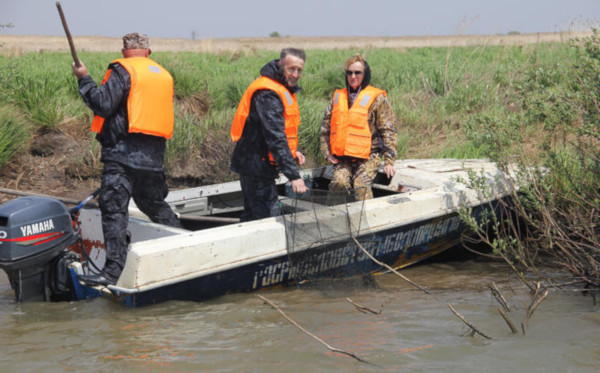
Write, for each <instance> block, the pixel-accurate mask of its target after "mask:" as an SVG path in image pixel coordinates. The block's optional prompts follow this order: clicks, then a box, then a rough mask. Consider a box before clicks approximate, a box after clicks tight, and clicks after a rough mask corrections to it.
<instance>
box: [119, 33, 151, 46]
mask: <svg viewBox="0 0 600 373" xmlns="http://www.w3.org/2000/svg"><path fill="white" fill-rule="evenodd" d="M123 48H124V49H147V48H148V36H147V35H145V34H139V33H137V32H132V33H130V34H127V35H125V36H123Z"/></svg>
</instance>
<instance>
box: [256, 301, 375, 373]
mask: <svg viewBox="0 0 600 373" xmlns="http://www.w3.org/2000/svg"><path fill="white" fill-rule="evenodd" d="M257 297H259V298H260V299H262V300H264V301H265V302H267V303H269V305H271V307H273V308H275V309H276V310H277V312H279V313H280V314H281V315H282V316H283V317H285V318H286V319H287V320H288V321H289V322H291V323H292V324H293V325H294V326H295V327H297V328H298V329H300V330H302V331H303V332H304V333H306V334H308V335H309V336H311V337H313V338H314V339H316V340H317V341H319V342H320V343H322V344H323V345H324V346H325V347H327V349H329V350H330V351H332V352H337V353H340V354H343V355H347V356H350V357H353V358H354V359H356V360H358V361H360V362H362V363H366V364H371V365H374V364H373V363H370V362H368V361H366V360H363V359H361V358H360V357H358V356H356V355H355V354H354V353H352V352H348V351H344V350H340V349H339V348H335V347H332V346H330V345H329V344H327V342H325V341H324V340H322V339H321V338H319V337H317V336H316V335H314V334H312V333H311V332H309V331H308V330H306V329H304V328H303V327H302V326H301V325H300V324H298V323H297V322H296V321H294V320H292V319H291V318H290V317H289V316H288V315H286V314H285V313H284V312H283V311H282V310H281V309H280V308H279V307H277V306H276V305H275V303H273V302H272V301H270V300H269V299H267V298H265V297H263V296H262V295H258V294H257Z"/></svg>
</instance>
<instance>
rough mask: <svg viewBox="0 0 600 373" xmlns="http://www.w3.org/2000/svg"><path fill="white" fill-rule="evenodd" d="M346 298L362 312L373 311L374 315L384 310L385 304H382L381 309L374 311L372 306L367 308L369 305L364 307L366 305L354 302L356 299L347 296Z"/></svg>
mask: <svg viewBox="0 0 600 373" xmlns="http://www.w3.org/2000/svg"><path fill="white" fill-rule="evenodd" d="M346 300H347V301H348V302H350V303H352V305H353V306H354V307H356V309H357V310H359V311H360V312H362V313H372V314H374V315H381V313H382V312H383V304H382V305H381V308H380V309H379V311H373V310H372V309H370V308H367V307H364V306H361V305H359V304H356V303H354V301H353V300H352V299H350V298H346Z"/></svg>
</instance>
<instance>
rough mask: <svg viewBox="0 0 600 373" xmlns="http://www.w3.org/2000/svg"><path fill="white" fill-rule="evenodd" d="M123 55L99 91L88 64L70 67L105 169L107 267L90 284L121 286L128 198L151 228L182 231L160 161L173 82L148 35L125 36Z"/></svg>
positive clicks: (170, 120)
mask: <svg viewBox="0 0 600 373" xmlns="http://www.w3.org/2000/svg"><path fill="white" fill-rule="evenodd" d="M121 52H122V54H123V58H119V59H116V60H114V61H113V62H112V63H111V64H110V65H109V66H108V71H107V73H106V75H105V76H104V80H103V81H102V84H101V85H100V86H99V87H98V86H97V85H96V83H95V82H94V80H93V79H92V78H91V77H90V76H89V75H88V71H87V69H86V67H85V65H84V64H83V63H82V64H81V66H80V67H77V66H76V65H75V64H73V74H74V75H75V76H76V77H77V78H78V84H79V93H80V94H81V97H82V98H83V101H84V102H85V104H86V105H87V106H88V107H89V108H90V109H92V111H93V112H94V114H95V117H94V121H93V122H92V131H93V132H96V140H98V142H99V143H100V144H101V146H102V155H101V158H100V160H101V161H102V162H103V163H104V168H103V170H102V179H101V187H100V195H99V197H98V202H99V205H100V211H101V212H102V231H103V234H104V245H105V247H106V262H105V264H104V268H103V270H102V272H101V273H99V274H86V275H81V276H79V279H80V280H81V281H82V282H84V283H86V284H88V285H104V286H106V285H109V284H116V283H117V281H118V279H119V276H120V275H121V272H122V271H123V267H124V265H125V260H126V258H127V246H128V244H129V241H130V239H131V237H130V234H129V232H128V231H127V225H128V222H129V214H128V207H129V201H130V199H131V198H133V200H134V201H135V204H136V205H137V207H138V208H139V209H140V210H141V211H142V212H143V213H144V214H146V215H147V216H148V217H149V218H150V219H151V220H152V221H153V222H155V223H160V224H166V225H170V226H174V227H181V225H180V223H179V220H178V219H177V216H176V215H175V213H174V212H173V211H172V210H171V208H170V206H169V205H168V204H167V203H166V202H165V201H164V199H165V197H166V196H167V193H168V191H169V190H168V187H167V184H166V179H165V175H164V173H163V158H164V153H165V148H166V140H167V139H169V138H171V136H172V133H173V124H174V110H173V78H172V77H171V74H169V72H168V71H167V70H165V68H163V67H162V66H160V65H159V64H158V63H156V62H155V61H153V60H151V59H150V58H148V56H149V55H150V53H151V51H150V48H148V37H147V36H146V35H144V34H139V33H131V34H127V35H125V36H124V37H123V49H122V50H121ZM133 238H134V239H135V237H133Z"/></svg>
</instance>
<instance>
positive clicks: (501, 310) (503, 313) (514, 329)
mask: <svg viewBox="0 0 600 373" xmlns="http://www.w3.org/2000/svg"><path fill="white" fill-rule="evenodd" d="M498 312H500V315H501V316H502V318H503V319H504V321H506V324H508V327H509V328H510V330H511V331H512V332H513V334H517V333H518V332H519V331H518V330H517V328H516V327H515V324H513V323H512V321H510V319H509V318H508V315H507V314H506V311H505V310H503V309H502V308H501V307H498Z"/></svg>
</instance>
